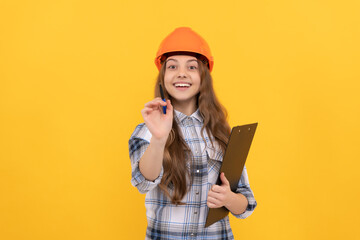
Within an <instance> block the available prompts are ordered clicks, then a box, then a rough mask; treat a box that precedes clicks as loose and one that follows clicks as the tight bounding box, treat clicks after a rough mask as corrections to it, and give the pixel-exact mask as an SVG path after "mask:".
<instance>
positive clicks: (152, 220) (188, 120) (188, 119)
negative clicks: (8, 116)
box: [129, 109, 257, 240]
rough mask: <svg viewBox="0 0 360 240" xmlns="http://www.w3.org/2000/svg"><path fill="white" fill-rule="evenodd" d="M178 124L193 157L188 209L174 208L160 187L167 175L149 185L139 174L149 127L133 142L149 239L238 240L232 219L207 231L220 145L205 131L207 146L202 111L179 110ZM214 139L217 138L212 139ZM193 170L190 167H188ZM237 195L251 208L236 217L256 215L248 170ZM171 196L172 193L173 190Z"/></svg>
mask: <svg viewBox="0 0 360 240" xmlns="http://www.w3.org/2000/svg"><path fill="white" fill-rule="evenodd" d="M174 112H175V115H174V117H175V120H176V122H177V123H178V125H179V127H180V129H181V132H182V134H183V137H184V139H185V142H186V143H187V144H188V146H189V147H190V149H191V151H192V154H193V160H192V161H193V168H192V171H193V183H192V185H191V187H190V190H189V192H188V193H187V194H186V195H185V196H184V198H183V199H182V202H185V203H186V205H178V206H176V205H174V204H172V203H171V201H170V199H168V198H167V197H166V196H165V195H164V194H163V192H162V191H161V190H160V188H159V187H158V184H159V183H160V181H161V178H162V176H163V173H164V169H163V168H162V169H161V172H160V175H159V176H158V178H157V179H155V180H154V181H148V180H147V179H145V177H144V176H143V175H142V174H141V172H140V170H139V160H140V158H141V156H142V155H143V154H144V152H145V150H146V149H147V147H148V146H149V143H150V139H151V133H150V131H149V130H148V128H147V127H146V125H145V123H141V124H139V125H137V126H136V128H135V130H134V132H133V133H132V135H131V137H130V140H129V154H130V159H131V168H132V178H131V184H132V185H133V186H135V187H136V188H137V189H138V190H139V192H140V193H146V197H145V207H146V216H147V221H148V226H147V229H146V238H145V239H177V240H179V239H234V236H233V233H232V230H231V227H230V223H229V217H228V216H227V217H225V218H223V219H222V220H220V221H218V222H216V223H214V224H212V225H211V226H209V227H207V228H204V225H205V221H206V216H207V213H208V210H209V208H208V206H207V204H206V203H207V194H208V191H209V190H210V188H211V186H212V185H213V184H215V182H216V180H217V178H218V176H219V170H220V167H221V163H222V159H223V153H222V151H221V150H220V147H219V145H218V143H217V142H216V141H213V142H214V146H215V148H213V147H212V145H211V143H210V139H209V136H208V135H207V133H206V131H205V130H204V132H203V133H204V137H205V140H206V141H205V142H204V141H203V139H202V137H201V134H200V131H201V127H202V126H203V119H202V117H201V115H200V112H199V109H197V111H195V112H194V113H193V114H192V115H191V116H187V115H185V114H183V113H181V112H179V111H177V110H174ZM211 137H212V139H214V138H213V136H211ZM187 166H188V168H189V169H190V164H188V165H187ZM236 192H237V193H241V194H243V195H244V196H245V197H246V198H247V200H248V202H249V204H248V206H247V208H246V210H245V212H243V213H242V214H233V215H234V216H235V217H236V218H241V219H244V218H247V217H248V216H250V215H251V214H252V212H253V211H254V209H255V207H256V205H257V202H256V200H255V198H254V194H253V192H252V190H251V188H250V184H249V180H248V176H247V171H246V166H244V169H243V172H242V175H241V178H240V181H239V183H238V187H237V189H236ZM170 193H171V189H170Z"/></svg>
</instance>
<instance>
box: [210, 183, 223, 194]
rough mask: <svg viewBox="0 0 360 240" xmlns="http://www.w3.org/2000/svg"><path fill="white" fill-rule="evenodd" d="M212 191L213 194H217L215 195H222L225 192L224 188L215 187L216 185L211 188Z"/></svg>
mask: <svg viewBox="0 0 360 240" xmlns="http://www.w3.org/2000/svg"><path fill="white" fill-rule="evenodd" d="M211 190H212V191H213V192H215V193H222V192H223V189H222V187H221V186H219V185H215V184H214V185H213V186H212V187H211Z"/></svg>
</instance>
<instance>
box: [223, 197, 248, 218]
mask: <svg viewBox="0 0 360 240" xmlns="http://www.w3.org/2000/svg"><path fill="white" fill-rule="evenodd" d="M231 193H232V194H231V196H230V197H229V199H228V201H227V203H226V204H225V207H226V208H227V209H228V210H229V211H230V212H232V213H233V214H241V213H243V212H245V210H246V208H247V206H248V200H247V198H246V197H245V196H244V195H242V194H241V193H234V192H231Z"/></svg>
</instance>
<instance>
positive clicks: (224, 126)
mask: <svg viewBox="0 0 360 240" xmlns="http://www.w3.org/2000/svg"><path fill="white" fill-rule="evenodd" d="M197 59H198V64H199V72H200V77H201V83H200V92H199V94H198V96H197V106H198V108H199V111H200V114H201V116H202V117H203V120H204V125H203V127H202V129H201V137H202V138H203V140H204V141H205V138H204V135H203V131H204V130H206V132H207V134H208V136H209V138H210V141H211V144H212V146H213V147H214V145H213V141H212V139H211V137H210V136H211V135H212V136H213V137H214V138H215V141H217V142H218V143H219V145H220V147H221V150H222V151H223V152H224V151H225V148H226V144H227V142H228V138H229V136H230V132H231V128H230V126H229V123H228V122H227V111H226V109H225V108H224V107H223V106H222V105H221V104H220V102H219V101H218V99H217V97H216V95H215V92H214V88H213V83H212V77H211V75H210V71H209V69H208V67H207V62H206V61H204V60H203V59H201V58H199V57H198V56H197ZM162 60H163V61H162V65H161V69H160V72H159V75H158V77H157V81H156V84H155V97H160V88H159V84H160V83H161V85H162V86H163V89H164V94H165V98H166V99H170V100H171V101H172V96H170V95H169V94H168V93H167V91H166V89H165V88H164V86H165V84H164V75H165V70H166V64H164V60H165V59H162ZM172 102H173V101H172ZM210 133H211V134H210ZM191 159H192V154H191V150H190V148H189V147H188V145H187V144H186V142H185V140H184V138H183V136H182V133H181V130H180V128H179V126H178V124H177V122H176V120H175V112H174V118H173V125H172V129H171V132H170V134H169V137H168V139H167V142H166V144H165V149H164V161H163V167H164V174H163V177H162V179H161V182H160V184H159V187H160V189H162V190H163V192H164V193H165V195H166V196H168V197H169V198H171V202H172V203H173V204H176V205H178V204H183V203H182V202H181V199H182V198H183V197H184V196H185V194H186V193H187V191H188V187H187V179H189V181H190V183H191V182H192V175H191V174H190V172H189V170H188V168H187V166H186V163H187V161H189V164H190V169H191V168H192V161H191ZM191 172H192V171H191ZM169 190H170V191H171V192H172V194H170V191H169Z"/></svg>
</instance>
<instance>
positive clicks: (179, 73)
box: [177, 67, 187, 78]
mask: <svg viewBox="0 0 360 240" xmlns="http://www.w3.org/2000/svg"><path fill="white" fill-rule="evenodd" d="M186 77H187V76H186V72H185V70H184V68H182V67H180V68H179V72H178V74H177V78H186Z"/></svg>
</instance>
